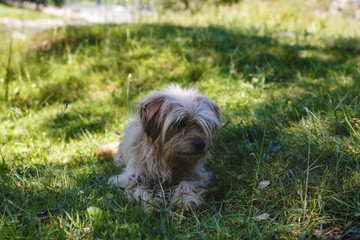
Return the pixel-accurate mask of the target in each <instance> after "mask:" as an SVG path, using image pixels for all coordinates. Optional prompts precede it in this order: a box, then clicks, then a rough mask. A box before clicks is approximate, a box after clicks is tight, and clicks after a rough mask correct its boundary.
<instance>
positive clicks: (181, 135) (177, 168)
mask: <svg viewBox="0 0 360 240" xmlns="http://www.w3.org/2000/svg"><path fill="white" fill-rule="evenodd" d="M137 113H138V114H137V115H134V116H132V119H133V120H132V121H131V122H130V123H129V124H128V125H127V126H126V127H125V131H124V135H123V137H122V138H121V140H120V142H112V143H109V144H106V145H102V146H100V147H99V148H98V150H97V158H98V159H102V158H104V157H107V156H108V157H111V158H112V159H113V160H114V163H115V165H116V166H117V167H120V166H122V165H125V169H124V170H123V173H122V174H120V175H117V176H112V177H111V178H110V179H109V183H110V184H113V185H117V186H120V187H121V188H124V189H125V191H126V193H127V194H128V196H132V197H134V198H135V199H138V200H139V199H140V200H142V203H143V206H144V207H145V209H147V210H151V209H153V208H154V207H157V208H160V207H162V206H164V205H165V204H166V203H170V204H173V205H175V206H178V207H180V208H184V209H186V210H189V209H196V208H198V207H200V206H201V204H202V201H201V195H202V194H203V193H204V192H205V189H206V187H207V185H208V184H209V181H210V177H211V173H210V172H208V171H206V170H205V167H204V162H205V160H206V159H207V158H209V156H210V152H211V148H212V145H213V138H214V137H216V136H217V135H218V134H219V132H220V130H221V109H220V107H219V106H218V105H217V104H215V103H214V102H212V101H211V100H210V99H209V98H207V97H206V96H204V95H200V94H198V93H197V90H196V89H183V88H181V87H179V86H178V85H168V86H167V87H166V88H165V89H164V90H163V91H158V92H152V94H150V95H149V96H148V97H145V99H144V100H143V101H142V102H141V103H140V104H139V105H138V107H137Z"/></svg>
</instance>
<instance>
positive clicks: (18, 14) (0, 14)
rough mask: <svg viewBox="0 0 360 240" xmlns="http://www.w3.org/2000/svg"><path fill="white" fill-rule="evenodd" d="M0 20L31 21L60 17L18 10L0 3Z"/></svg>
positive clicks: (28, 10) (24, 9) (34, 11)
mask: <svg viewBox="0 0 360 240" xmlns="http://www.w3.org/2000/svg"><path fill="white" fill-rule="evenodd" d="M0 18H16V19H21V20H31V19H41V18H46V19H53V18H58V17H55V16H53V15H49V14H44V13H41V12H40V11H36V10H31V9H26V8H18V7H13V6H9V5H5V4H2V3H0Z"/></svg>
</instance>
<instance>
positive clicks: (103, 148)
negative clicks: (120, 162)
mask: <svg viewBox="0 0 360 240" xmlns="http://www.w3.org/2000/svg"><path fill="white" fill-rule="evenodd" d="M119 144H120V142H111V143H108V144H104V145H100V146H99V147H98V149H97V151H96V158H97V159H99V160H105V159H107V158H111V159H114V156H115V154H116V152H117V151H118V149H119Z"/></svg>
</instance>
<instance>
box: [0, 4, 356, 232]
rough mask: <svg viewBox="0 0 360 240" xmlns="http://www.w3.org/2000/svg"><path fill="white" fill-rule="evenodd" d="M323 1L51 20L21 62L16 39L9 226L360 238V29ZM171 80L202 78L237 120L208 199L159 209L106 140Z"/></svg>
mask: <svg viewBox="0 0 360 240" xmlns="http://www.w3.org/2000/svg"><path fill="white" fill-rule="evenodd" d="M314 8H315V7H314V6H308V5H303V4H301V3H300V1H291V2H286V1H281V2H274V1H271V2H268V1H266V2H260V1H259V2H258V1H256V2H250V1H243V2H242V3H240V4H238V5H234V6H232V7H221V6H220V7H217V8H216V7H209V8H207V10H206V11H205V10H201V11H199V12H198V13H196V14H194V13H193V14H192V13H186V12H185V13H165V12H164V13H162V14H159V15H157V16H155V17H154V18H152V19H146V20H145V19H144V20H143V22H142V23H137V24H125V25H95V26H85V27H84V26H83V27H69V28H61V29H54V30H47V31H45V32H42V33H38V34H37V35H36V36H35V37H34V38H33V39H32V40H31V41H29V42H26V43H24V42H19V41H16V40H14V41H13V43H12V44H13V52H12V58H11V63H10V65H8V64H7V61H8V55H9V48H8V46H9V44H10V42H9V40H8V39H2V40H1V41H2V44H1V47H0V50H1V53H2V54H1V57H0V62H1V66H2V68H0V78H4V79H5V75H6V73H7V72H9V76H8V77H7V79H8V80H9V84H8V88H9V97H8V100H7V102H6V101H5V100H4V96H5V85H6V84H5V83H6V81H2V82H1V83H0V85H1V89H2V91H0V96H1V98H2V101H1V104H0V109H1V110H0V119H1V124H0V131H1V134H0V146H1V149H0V150H1V152H0V153H1V154H0V163H2V165H1V174H0V184H1V185H0V188H1V191H0V200H1V201H0V204H1V205H0V206H1V207H0V210H1V213H0V214H1V215H0V216H1V217H0V230H1V231H0V236H1V238H4V239H8V238H21V237H22V238H28V239H38V238H51V239H54V238H71V239H72V238H84V239H88V238H89V239H94V238H102V239H108V238H114V239H123V238H129V239H133V238H143V239H145V238H148V239H153V238H157V239H164V238H168V239H184V238H185V239H187V238H195V239H209V238H211V239H234V238H238V239H244V238H245V239H297V238H300V239H310V238H324V239H326V238H327V237H330V236H334V237H337V238H343V237H348V238H357V237H360V221H359V220H360V219H359V218H360V167H359V160H360V159H359V156H360V148H359V146H360V127H359V124H360V116H359V112H360V104H359V102H360V101H359V96H360V92H359V89H360V75H359V61H360V60H359V58H358V55H359V54H360V30H359V28H358V25H357V24H358V23H356V22H354V21H353V20H352V19H350V18H348V17H346V16H345V17H344V16H342V17H339V16H332V15H317V14H316V13H315V11H314ZM170 17H171V18H170ZM170 19H171V20H170ZM172 82H175V83H179V84H180V85H181V86H184V87H198V88H199V90H200V91H201V93H203V94H206V95H207V96H209V97H210V98H211V99H213V100H214V101H215V102H217V103H218V104H219V105H220V106H221V107H222V109H223V115H224V122H225V121H227V120H229V121H230V124H229V125H228V126H227V127H226V128H225V129H224V130H223V131H222V133H221V136H220V138H219V139H218V140H217V141H216V147H215V151H214V154H213V157H212V158H211V159H210V161H208V162H207V168H208V169H209V170H211V171H212V172H213V175H214V176H213V179H212V183H211V186H210V187H209V191H208V193H207V194H206V195H205V196H204V198H205V199H204V200H205V203H204V205H203V206H202V207H201V209H199V210H198V211H196V212H190V213H184V212H182V211H180V210H176V209H172V208H167V209H162V210H161V211H160V213H155V214H148V213H144V212H143V211H142V210H141V206H140V204H138V203H136V202H132V201H129V200H128V199H127V198H126V196H125V194H124V193H123V191H122V190H119V189H116V188H111V187H110V186H108V185H107V179H108V178H109V177H110V176H111V175H114V174H116V173H119V172H120V170H118V169H115V167H114V165H113V164H112V163H111V162H98V161H97V160H96V159H95V157H94V154H95V150H96V147H97V146H98V145H99V144H102V143H105V142H107V141H111V140H115V139H117V138H118V136H117V135H116V134H115V130H120V131H121V130H122V129H123V128H124V126H125V125H126V123H127V120H126V116H127V115H129V114H130V113H131V112H135V109H136V104H137V103H139V101H140V99H141V98H142V97H144V96H145V95H146V94H147V93H148V91H150V90H159V89H161V88H162V87H163V86H165V85H166V84H167V83H172ZM69 104H70V105H69ZM66 106H68V107H67V108H66ZM65 108H66V109H65ZM262 181H270V185H268V186H267V187H265V188H263V189H258V185H259V183H260V182H262ZM267 214H268V215H267ZM262 218H265V219H262Z"/></svg>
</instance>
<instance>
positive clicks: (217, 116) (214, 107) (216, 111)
mask: <svg viewBox="0 0 360 240" xmlns="http://www.w3.org/2000/svg"><path fill="white" fill-rule="evenodd" d="M212 107H213V109H214V112H215V116H216V118H217V119H218V120H219V122H221V108H220V107H219V105H217V104H216V103H213V104H212Z"/></svg>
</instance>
